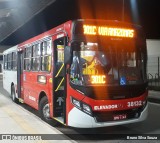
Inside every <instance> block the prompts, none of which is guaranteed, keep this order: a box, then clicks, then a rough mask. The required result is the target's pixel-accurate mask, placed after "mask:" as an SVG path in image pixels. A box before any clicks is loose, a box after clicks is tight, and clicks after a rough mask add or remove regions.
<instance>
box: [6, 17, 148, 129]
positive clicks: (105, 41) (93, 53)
mask: <svg viewBox="0 0 160 143" xmlns="http://www.w3.org/2000/svg"><path fill="white" fill-rule="evenodd" d="M17 47H18V48H17V55H18V56H17V57H18V58H17V77H18V78H17V83H16V82H15V83H13V82H12V84H11V85H10V86H11V95H12V99H13V101H15V102H17V101H20V102H23V103H26V104H28V105H29V106H32V107H33V108H35V109H37V110H38V111H39V113H40V116H41V118H42V119H43V120H45V121H46V122H48V123H52V124H54V125H56V123H57V121H58V122H61V123H62V124H64V125H66V126H72V127H79V128H93V127H104V126H113V125H120V124H127V123H134V122H140V121H143V120H144V119H145V118H146V117H147V109H148V104H147V95H148V91H147V78H146V63H147V52H146V39H145V37H144V35H143V32H142V29H141V27H140V26H138V25H133V24H129V23H124V22H119V21H107V20H82V19H80V20H74V21H68V22H65V23H63V24H61V25H59V26H57V27H55V28H53V29H51V30H49V31H47V32H45V33H43V34H40V35H38V36H36V37H33V38H31V39H29V40H27V41H25V42H23V43H21V44H19V45H18V46H17ZM6 64H7V62H6Z"/></svg>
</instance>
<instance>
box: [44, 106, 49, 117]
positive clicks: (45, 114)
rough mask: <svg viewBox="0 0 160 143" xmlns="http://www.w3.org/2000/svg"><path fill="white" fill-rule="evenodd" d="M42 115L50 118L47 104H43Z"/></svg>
mask: <svg viewBox="0 0 160 143" xmlns="http://www.w3.org/2000/svg"><path fill="white" fill-rule="evenodd" d="M43 116H44V117H45V118H46V119H49V118H50V111H49V104H45V106H44V107H43Z"/></svg>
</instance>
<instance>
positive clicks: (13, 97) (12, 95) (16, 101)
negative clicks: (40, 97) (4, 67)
mask: <svg viewBox="0 0 160 143" xmlns="http://www.w3.org/2000/svg"><path fill="white" fill-rule="evenodd" d="M11 98H12V101H13V102H15V103H19V102H18V99H17V98H16V93H15V88H14V85H12V86H11Z"/></svg>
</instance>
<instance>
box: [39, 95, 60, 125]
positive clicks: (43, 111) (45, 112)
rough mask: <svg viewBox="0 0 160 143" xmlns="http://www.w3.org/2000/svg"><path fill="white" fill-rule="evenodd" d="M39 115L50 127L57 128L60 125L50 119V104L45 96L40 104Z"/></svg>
mask: <svg viewBox="0 0 160 143" xmlns="http://www.w3.org/2000/svg"><path fill="white" fill-rule="evenodd" d="M39 115H40V117H41V119H42V120H43V121H45V122H47V123H48V124H50V125H53V126H56V125H57V124H58V122H57V121H55V120H54V119H52V118H51V117H50V109H49V103H48V99H47V97H46V96H44V97H43V98H42V99H41V100H40V103H39Z"/></svg>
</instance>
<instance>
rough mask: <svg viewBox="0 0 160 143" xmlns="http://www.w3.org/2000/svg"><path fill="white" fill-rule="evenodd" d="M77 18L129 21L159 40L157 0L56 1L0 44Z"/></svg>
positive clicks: (16, 41) (27, 37) (149, 37)
mask: <svg viewBox="0 0 160 143" xmlns="http://www.w3.org/2000/svg"><path fill="white" fill-rule="evenodd" d="M123 6H124V7H123ZM123 8H124V16H123ZM76 18H98V19H107V20H123V21H125V22H132V23H135V24H140V25H141V26H142V27H143V29H144V32H145V35H146V38H147V39H160V2H159V0H124V5H123V0H57V1H56V2H55V3H53V4H52V5H50V6H48V7H47V8H46V9H45V10H44V11H42V12H41V13H39V14H38V15H37V16H35V17H34V18H33V19H32V20H31V21H29V22H28V23H26V24H25V25H24V26H23V27H22V28H20V29H19V30H18V31H17V32H15V33H14V34H12V35H11V36H10V37H8V38H7V39H6V40H5V41H4V42H2V43H1V44H5V45H16V44H18V43H21V42H23V41H25V40H27V39H29V38H31V37H33V36H36V35H38V34H40V33H42V32H45V31H47V30H49V29H51V28H53V27H54V26H57V25H59V24H61V23H63V22H65V21H67V20H70V19H76Z"/></svg>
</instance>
